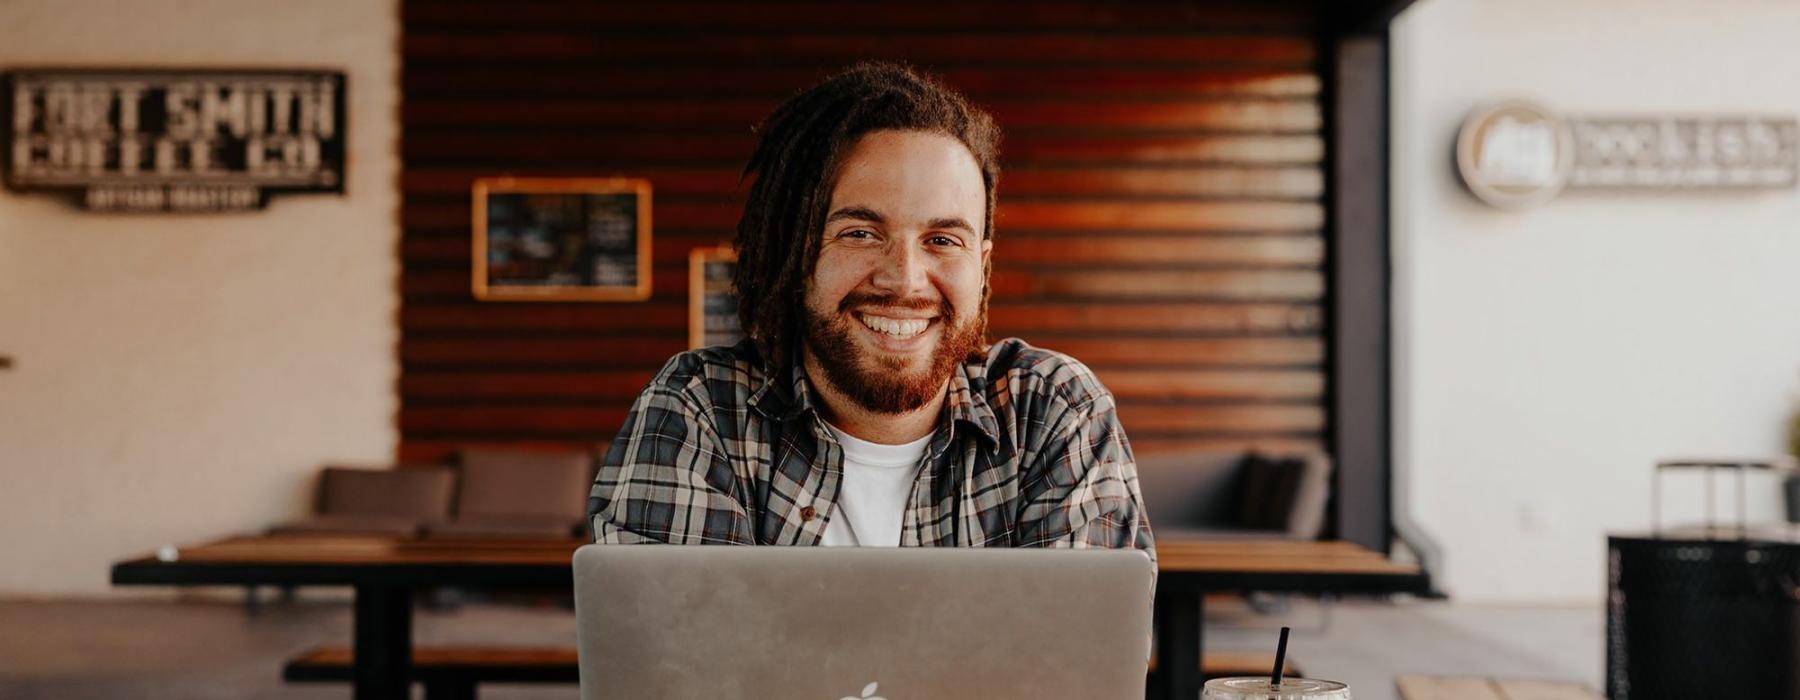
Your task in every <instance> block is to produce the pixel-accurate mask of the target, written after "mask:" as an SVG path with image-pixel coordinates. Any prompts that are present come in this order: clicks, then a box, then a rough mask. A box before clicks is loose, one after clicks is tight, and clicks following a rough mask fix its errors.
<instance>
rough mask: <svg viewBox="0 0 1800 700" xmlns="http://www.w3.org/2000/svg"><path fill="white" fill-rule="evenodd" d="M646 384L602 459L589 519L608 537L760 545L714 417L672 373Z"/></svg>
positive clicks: (597, 536)
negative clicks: (673, 379)
mask: <svg viewBox="0 0 1800 700" xmlns="http://www.w3.org/2000/svg"><path fill="white" fill-rule="evenodd" d="M674 364H675V363H674V362H671V363H670V366H669V367H665V368H664V369H663V372H662V373H659V375H658V376H657V378H656V379H654V380H652V381H651V382H650V386H649V387H647V388H645V389H644V393H643V394H640V395H639V396H638V398H637V401H636V402H635V403H633V404H632V406H631V412H630V413H629V414H628V415H627V416H626V418H625V426H624V427H623V428H622V429H620V430H619V435H618V437H617V438H614V439H613V442H612V446H611V447H610V448H608V449H607V451H606V456H605V457H604V458H603V459H602V460H601V462H600V470H599V472H598V474H597V475H596V476H595V479H594V488H593V489H592V490H591V491H589V492H588V520H589V522H590V523H591V524H592V526H593V531H594V541H595V542H598V543H601V544H663V543H667V544H755V542H756V538H755V535H754V532H753V530H752V527H751V521H750V518H749V516H748V514H747V513H746V512H745V510H744V506H743V504H742V503H741V502H740V501H739V500H738V499H737V498H735V497H733V495H732V494H733V492H734V491H738V489H737V488H736V484H737V475H736V470H735V469H733V468H732V464H731V459H730V455H729V454H728V453H727V452H726V451H725V449H724V441H723V440H721V439H720V438H719V435H718V432H717V431H716V430H715V429H714V428H713V425H712V422H711V421H712V416H711V414H710V413H709V412H707V411H705V410H703V409H702V407H701V406H700V405H699V404H698V402H697V401H695V399H694V398H693V397H691V396H689V395H688V394H687V393H686V392H683V391H681V390H680V389H679V387H672V386H670V384H669V383H668V382H667V376H666V375H668V374H669V372H670V370H671V369H672V368H673V367H674Z"/></svg>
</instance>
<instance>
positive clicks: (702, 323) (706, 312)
mask: <svg viewBox="0 0 1800 700" xmlns="http://www.w3.org/2000/svg"><path fill="white" fill-rule="evenodd" d="M736 272H737V251H735V250H732V249H731V247H730V246H720V247H717V248H695V249H694V251H693V252H691V253H689V254H688V347H690V348H703V347H707V346H709V345H733V344H736V343H737V342H738V341H739V340H743V338H744V332H743V329H742V328H741V326H740V325H739V324H738V315H737V311H738V307H737V295H736V294H734V293H732V291H731V278H732V276H733V275H734V274H736Z"/></svg>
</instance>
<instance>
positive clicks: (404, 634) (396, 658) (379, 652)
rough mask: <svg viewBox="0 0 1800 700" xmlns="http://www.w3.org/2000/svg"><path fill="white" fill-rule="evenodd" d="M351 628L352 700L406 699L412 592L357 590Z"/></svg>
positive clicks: (375, 588) (398, 588)
mask: <svg viewBox="0 0 1800 700" xmlns="http://www.w3.org/2000/svg"><path fill="white" fill-rule="evenodd" d="M355 625H356V638H355V646H353V647H352V651H353V653H354V655H355V668H354V670H353V672H352V678H353V679H354V681H355V685H356V693H355V698H356V700H388V699H390V698H406V697H410V696H409V694H408V688H409V686H410V684H409V683H408V681H407V677H408V676H410V675H411V673H412V589H409V588H406V587H404V586H391V585H376V584H363V585H359V586H357V587H356V622H355Z"/></svg>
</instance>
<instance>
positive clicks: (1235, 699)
mask: <svg viewBox="0 0 1800 700" xmlns="http://www.w3.org/2000/svg"><path fill="white" fill-rule="evenodd" d="M1200 700H1350V687H1349V686H1346V685H1344V684H1342V683H1339V682H1337V681H1322V680H1317V679H1314V678H1283V679H1281V685H1279V686H1277V685H1272V684H1270V683H1269V677H1268V676H1257V677H1251V678H1214V679H1212V680H1210V681H1207V682H1206V687H1205V688H1203V689H1201V691H1200Z"/></svg>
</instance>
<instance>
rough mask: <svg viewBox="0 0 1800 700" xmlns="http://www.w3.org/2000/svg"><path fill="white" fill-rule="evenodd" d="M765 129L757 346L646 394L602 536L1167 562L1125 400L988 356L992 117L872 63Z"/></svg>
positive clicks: (1033, 361)
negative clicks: (1053, 553) (1121, 413)
mask: <svg viewBox="0 0 1800 700" xmlns="http://www.w3.org/2000/svg"><path fill="white" fill-rule="evenodd" d="M760 132H761V133H760V140H759V143H758V144H757V147H756V151H755V153H754V155H753V156H752V157H751V159H750V163H749V165H748V166H747V167H746V168H745V175H754V176H755V182H754V183H753V184H752V185H751V187H750V192H749V196H748V201H747V203H746V206H745V208H744V213H743V217H742V218H741V219H740V221H739V223H738V233H737V250H738V263H737V276H736V279H735V280H734V282H735V286H736V291H737V294H738V297H739V299H738V309H739V311H738V313H739V317H740V320H741V321H742V322H743V327H744V328H745V330H746V333H747V335H748V336H749V339H748V340H745V341H744V342H741V343H739V344H737V345H736V346H733V347H713V348H705V349H701V350H693V351H689V352H685V353H682V354H680V355H677V356H675V358H674V359H672V360H670V361H669V363H668V364H667V365H666V366H665V367H663V369H662V371H661V372H660V373H659V374H657V376H656V378H655V379H653V380H651V382H650V384H649V386H648V387H646V388H645V389H644V392H643V394H642V395H640V396H639V397H638V399H637V402H636V404H635V405H634V406H633V407H632V409H631V413H630V414H629V416H628V417H627V418H626V421H625V426H624V429H623V430H622V431H620V433H619V436H618V438H617V439H615V440H614V441H613V443H612V446H611V448H610V449H609V450H608V451H607V453H606V456H605V458H604V461H603V462H602V465H601V467H600V470H599V475H598V477H597V479H596V482H595V484H594V488H593V490H592V492H591V496H590V498H589V500H588V513H589V516H590V518H591V520H592V525H593V530H594V537H595V540H596V541H598V542H603V543H642V542H666V543H675V544H776V545H819V544H823V545H863V546H963V547H980V546H1006V547H1135V548H1139V549H1144V550H1146V551H1151V550H1152V540H1151V534H1150V524H1149V521H1148V519H1147V518H1146V516H1145V513H1144V505H1143V499H1142V497H1141V496H1140V495H1139V493H1138V485H1137V474H1136V467H1135V465H1134V463H1133V460H1132V455H1131V448H1130V446H1129V443H1127V441H1126V439H1125V433H1124V431H1123V430H1122V429H1121V428H1120V426H1119V422H1118V418H1117V415H1116V413H1115V410H1114V403H1113V398H1112V395H1111V394H1110V393H1108V392H1107V390H1106V389H1105V388H1104V387H1102V386H1101V385H1100V382H1099V381H1097V380H1096V379H1095V378H1094V375H1093V373H1092V372H1091V371H1089V370H1088V368H1087V367H1085V366H1083V365H1082V364H1080V363H1079V362H1077V361H1075V360H1073V359H1071V358H1069V357H1067V356H1065V355H1061V354H1058V353H1055V352H1050V351H1047V350H1042V349H1038V348H1033V347H1031V346H1029V345H1027V344H1025V343H1024V342H1023V341H1020V340H1017V339H1007V340H1003V341H1000V342H998V343H994V344H992V345H987V344H986V343H985V335H986V332H987V298H988V287H987V279H988V271H989V267H990V260H991V257H992V253H993V246H994V242H993V220H994V201H995V183H996V181H997V179H998V173H999V169H998V164H997V155H996V150H997V144H998V140H999V132H998V130H997V129H996V127H995V126H994V124H993V120H992V119H991V118H990V117H989V116H988V115H987V114H985V113H984V112H981V111H980V110H978V109H976V108H974V107H972V106H970V105H969V104H968V103H967V102H966V101H965V100H964V99H963V98H962V96H961V95H959V94H957V93H955V92H953V91H951V90H950V89H948V88H946V87H945V86H943V85H942V84H940V83H939V82H938V81H937V80H936V79H934V78H929V77H926V76H922V75H920V74H918V73H916V72H914V71H912V70H911V69H909V68H906V67H904V66H900V65H894V64H861V65H858V66H855V67H853V68H851V69H850V70H848V71H846V72H843V73H841V74H838V75H836V76H833V77H831V78H828V79H826V80H825V81H824V82H822V83H820V84H818V85H816V86H814V87H812V88H811V89H809V90H807V91H805V92H803V93H801V94H799V95H796V96H794V97H793V98H791V99H789V100H788V101H787V102H786V103H785V104H783V105H781V106H780V107H779V108H777V109H776V110H775V112H774V113H773V114H772V115H770V117H769V118H768V120H767V121H766V122H765V123H764V124H763V126H762V127H761V129H760ZM1152 554H1154V553H1153V551H1152Z"/></svg>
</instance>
